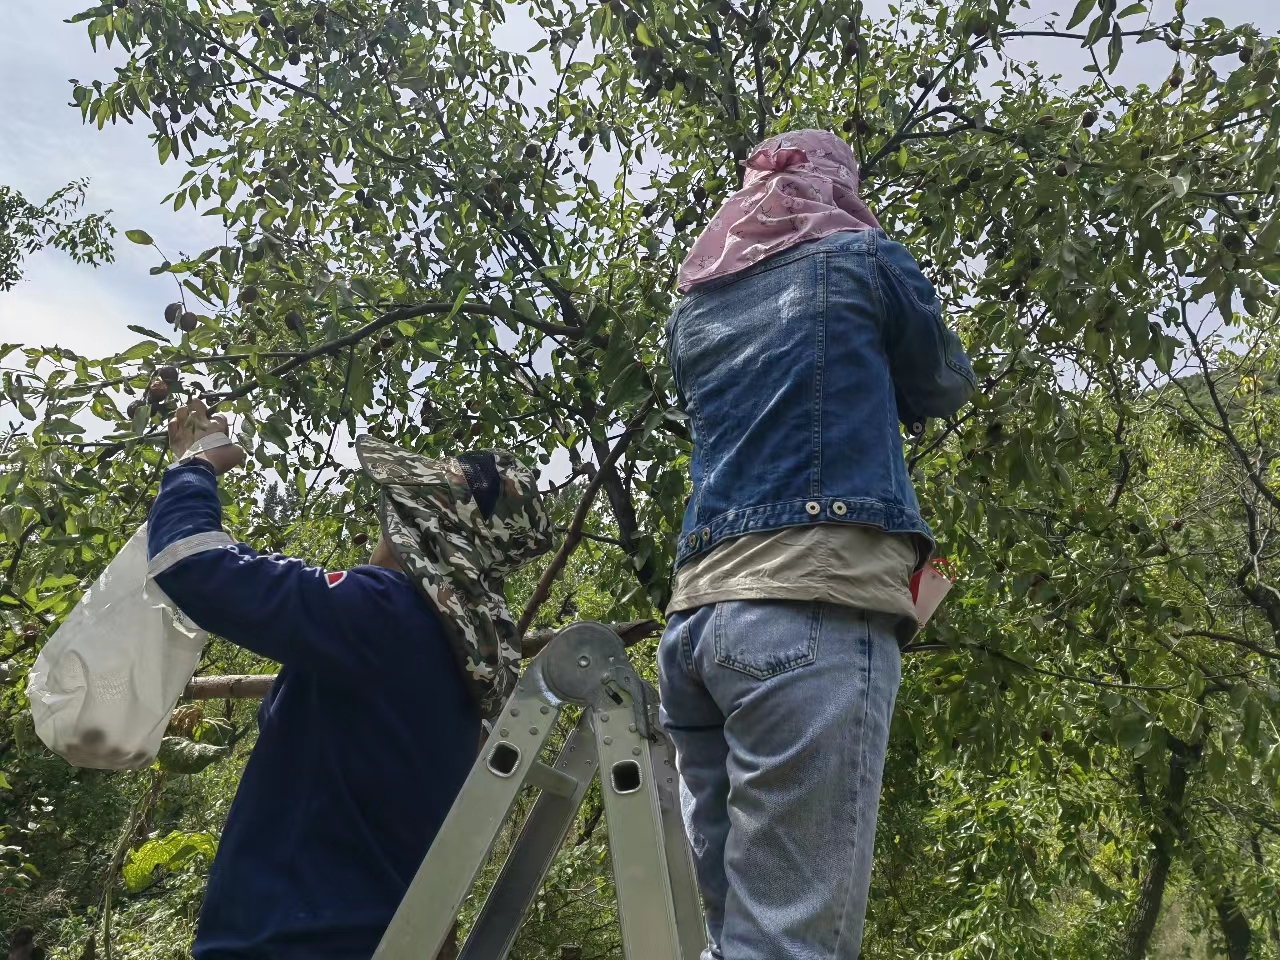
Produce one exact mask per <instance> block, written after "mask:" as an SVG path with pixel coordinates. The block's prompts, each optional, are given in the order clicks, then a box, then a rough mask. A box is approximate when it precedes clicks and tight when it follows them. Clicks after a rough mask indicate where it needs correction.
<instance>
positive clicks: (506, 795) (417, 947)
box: [373, 690, 560, 960]
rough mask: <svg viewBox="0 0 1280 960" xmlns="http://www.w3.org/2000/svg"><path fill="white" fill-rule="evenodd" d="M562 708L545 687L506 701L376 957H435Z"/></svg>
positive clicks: (413, 959) (412, 959)
mask: <svg viewBox="0 0 1280 960" xmlns="http://www.w3.org/2000/svg"><path fill="white" fill-rule="evenodd" d="M543 708H546V710H545V712H544V711H543ZM512 711H514V712H515V715H514V716H512ZM559 714H560V708H559V705H558V704H556V703H552V702H549V701H548V700H547V699H546V698H544V697H543V696H542V695H541V693H540V692H538V691H533V692H525V691H521V690H517V692H516V694H515V695H514V696H513V697H512V698H511V700H510V701H509V702H508V704H507V706H506V707H505V708H504V711H503V716H502V722H503V724H504V726H503V729H502V730H501V731H499V733H498V735H497V736H494V737H491V738H490V739H489V742H488V743H486V744H485V749H484V752H483V753H482V754H481V755H480V757H479V758H477V760H476V762H475V765H474V766H473V767H472V768H471V774H470V775H469V776H468V777H467V781H466V783H465V784H464V785H463V788H462V791H461V792H460V793H459V794H458V797H457V799H456V800H455V801H454V803H453V806H452V807H451V808H450V810H449V813H448V815H447V816H446V817H445V821H444V823H443V824H442V825H441V827H440V831H439V832H438V833H437V834H436V838H435V841H434V842H433V843H432V844H431V849H430V850H428V851H427V856H426V858H425V859H424V860H423V861H422V865H421V866H420V867H419V868H418V872H417V873H416V874H415V875H414V878H413V880H412V882H411V883H410V884H409V889H408V890H407V891H406V892H405V895H404V899H402V900H401V901H400V906H399V908H398V909H397V910H396V912H395V915H394V916H393V917H392V918H391V923H390V925H389V926H388V927H387V931H386V933H385V934H383V937H382V941H381V942H380V943H379V944H378V949H377V950H376V951H375V952H374V954H373V958H374V960H432V958H434V957H435V956H436V954H437V953H439V951H440V948H441V947H442V946H444V943H445V940H446V939H448V936H449V932H450V931H451V930H452V929H453V924H454V921H455V920H456V919H457V916H458V911H459V910H460V909H461V908H462V904H463V902H464V901H465V900H466V898H467V894H468V893H470V892H471V888H472V886H474V884H475V881H476V877H477V876H479V874H480V870H481V869H482V868H483V867H484V864H485V861H486V860H487V859H488V857H489V854H490V852H491V851H492V849H493V845H494V843H495V842H496V841H497V839H498V835H499V834H500V833H501V832H502V828H503V826H504V825H505V823H506V822H507V820H508V819H509V817H510V815H511V808H512V807H513V806H514V805H515V801H516V797H517V795H518V794H519V793H520V789H521V787H523V786H524V783H525V780H526V778H527V777H528V775H529V771H530V769H531V768H532V767H533V764H534V763H536V762H537V758H538V754H539V753H540V752H541V751H542V748H543V746H544V745H545V744H546V742H547V740H548V739H549V738H550V736H551V734H552V732H553V730H554V729H555V721H556V719H557V718H558V717H559ZM526 718H529V719H526ZM508 721H511V722H509V723H508ZM512 751H514V755H513V753H512ZM513 761H514V762H513Z"/></svg>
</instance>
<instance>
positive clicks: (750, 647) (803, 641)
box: [714, 600, 822, 680]
mask: <svg viewBox="0 0 1280 960" xmlns="http://www.w3.org/2000/svg"><path fill="white" fill-rule="evenodd" d="M714 629H715V646H716V663H718V664H720V666H722V667H728V668H729V669H731V670H737V671H738V672H739V673H744V674H746V675H747V676H749V677H754V678H755V679H757V680H768V679H769V678H770V677H777V676H780V675H781V674H784V673H787V672H788V671H791V670H795V669H797V668H799V667H803V666H805V665H806V664H810V663H813V662H814V661H815V660H816V659H817V658H818V635H819V634H820V633H821V632H822V604H821V603H818V602H816V601H793V600H722V601H720V602H719V603H717V604H716V612H715V628H714Z"/></svg>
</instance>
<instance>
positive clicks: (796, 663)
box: [713, 600, 822, 680]
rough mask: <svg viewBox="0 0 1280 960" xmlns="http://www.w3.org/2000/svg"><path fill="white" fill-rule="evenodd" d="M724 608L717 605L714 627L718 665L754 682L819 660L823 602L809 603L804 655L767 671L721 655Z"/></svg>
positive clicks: (782, 662) (778, 664)
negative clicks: (721, 626)
mask: <svg viewBox="0 0 1280 960" xmlns="http://www.w3.org/2000/svg"><path fill="white" fill-rule="evenodd" d="M764 602H766V603H767V602H769V601H764ZM723 607H724V604H723V603H718V604H716V612H715V622H714V625H713V627H714V630H715V633H714V634H713V641H714V648H715V657H716V663H718V664H720V665H721V666H722V667H728V668H730V669H731V670H737V671H738V672H739V673H743V674H746V675H747V676H749V677H751V678H752V679H753V680H772V679H774V678H775V677H780V676H782V675H783V674H784V673H790V672H791V671H792V670H794V669H796V667H803V666H807V665H808V664H810V663H813V662H814V661H815V660H817V658H818V638H817V631H818V630H819V629H820V626H821V623H822V603H821V601H818V600H813V601H809V607H810V612H809V644H808V647H807V648H806V649H805V651H804V652H803V653H799V654H797V655H796V656H794V657H788V658H787V659H786V660H783V661H781V662H780V663H777V664H775V666H773V667H771V668H769V669H767V670H766V669H764V668H762V667H758V666H756V665H754V664H750V663H745V662H744V661H742V660H739V659H737V658H736V657H732V656H730V655H728V654H727V653H726V654H723V655H722V654H721V653H720V611H721V609H723Z"/></svg>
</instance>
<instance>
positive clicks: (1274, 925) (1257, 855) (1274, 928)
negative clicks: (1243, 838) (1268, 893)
mask: <svg viewBox="0 0 1280 960" xmlns="http://www.w3.org/2000/svg"><path fill="white" fill-rule="evenodd" d="M1249 848H1250V849H1251V850H1252V851H1253V862H1254V864H1255V865H1256V866H1257V868H1258V871H1259V873H1266V869H1267V864H1266V862H1265V861H1264V860H1263V858H1262V844H1261V842H1259V840H1258V835H1257V834H1256V833H1255V834H1254V835H1253V836H1251V837H1250V838H1249ZM1267 917H1268V919H1269V920H1270V921H1271V939H1272V940H1274V941H1275V944H1276V946H1277V947H1280V911H1277V910H1276V908H1275V906H1274V905H1273V906H1272V907H1271V909H1270V910H1268V911H1267Z"/></svg>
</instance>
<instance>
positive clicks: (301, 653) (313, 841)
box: [148, 401, 540, 960]
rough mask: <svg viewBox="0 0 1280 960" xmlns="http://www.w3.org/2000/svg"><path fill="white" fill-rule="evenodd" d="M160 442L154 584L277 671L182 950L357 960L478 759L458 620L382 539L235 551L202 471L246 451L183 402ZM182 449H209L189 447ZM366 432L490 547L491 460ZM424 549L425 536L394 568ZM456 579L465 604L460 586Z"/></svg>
mask: <svg viewBox="0 0 1280 960" xmlns="http://www.w3.org/2000/svg"><path fill="white" fill-rule="evenodd" d="M169 433H170V444H171V449H172V451H173V452H174V454H175V455H176V456H177V457H178V458H179V463H178V464H176V465H175V466H173V467H171V468H170V469H169V471H168V472H167V473H166V475H165V477H164V479H163V481H162V483H161V487H160V493H159V495H158V497H157V498H156V501H155V504H154V506H153V507H152V510H151V515H150V520H149V526H148V553H149V556H150V557H151V559H152V560H153V562H154V561H157V560H160V559H164V560H166V561H167V560H168V559H170V558H172V557H174V556H177V557H179V558H180V559H179V560H178V561H177V562H176V563H174V564H173V565H172V566H170V567H168V569H166V570H164V571H163V572H162V573H159V574H157V575H156V578H155V579H156V582H157V583H158V584H159V585H160V587H161V588H162V589H163V590H164V591H165V593H166V594H167V595H168V596H169V598H170V599H171V600H172V601H173V602H174V603H175V604H176V605H177V606H178V607H179V608H180V609H181V610H182V611H183V612H184V613H185V614H186V615H187V616H188V617H190V618H191V619H192V620H193V621H195V622H196V623H197V624H199V626H200V627H202V628H203V629H205V630H207V631H209V632H210V633H213V634H217V635H218V636H220V637H223V638H225V639H227V640H229V641H231V642H232V643H235V644H237V645H239V646H242V647H244V648H246V649H248V650H252V651H253V652H254V653H257V654H260V655H262V656H264V657H267V658H269V659H271V660H274V661H277V662H278V663H280V664H281V670H280V673H279V676H278V678H277V679H276V681H275V683H274V684H273V685H272V687H271V690H270V692H269V693H268V694H267V696H266V698H265V699H264V700H263V702H262V705H261V708H260V709H259V712H258V724H259V733H258V740H257V744H256V745H255V747H254V749H253V753H252V755H251V756H250V758H249V761H248V764H247V766H246V767H245V770H244V775H243V777H242V778H241V781H240V786H239V789H238V790H237V792H236V796H235V800H234V802H233V803H232V805H231V809H230V812H229V813H228V815H227V822H226V827H225V829H224V830H223V833H222V838H221V842H220V844H219V848H218V853H217V856H216V858H215V860H214V863H213V866H212V869H211V870H210V874H209V883H208V889H207V892H206V894H205V900H204V905H203V907H202V909H201V913H200V921H199V926H198V929H197V933H196V938H195V945H194V949H193V952H194V955H195V957H196V958H197V960H248V958H263V960H266V958H271V960H292V958H304V957H305V958H308V960H317V958H320V960H357V958H359V960H366V958H368V957H370V956H372V954H373V952H374V950H375V949H376V948H377V945H378V942H379V940H380V939H381V937H382V934H383V932H384V931H385V929H386V927H387V925H388V923H389V922H390V920H391V917H392V915H393V914H394V913H395V910H396V908H397V906H398V905H399V903H400V900H401V898H402V897H403V896H404V893H405V891H406V889H407V888H408V886H409V882H410V880H412V878H413V876H414V874H415V872H416V871H417V869H418V867H419V865H420V864H421V862H422V860H423V858H424V856H425V855H426V853H427V850H428V848H429V846H430V844H431V841H432V839H433V838H434V836H435V834H436V831H437V830H438V829H439V827H440V825H441V823H442V822H443V820H444V818H445V815H446V814H447V813H448V811H449V808H450V806H451V805H452V803H453V800H454V798H455V797H456V795H457V793H458V791H459V790H460V789H461V787H462V784H463V782H464V781H465V779H466V777H467V775H468V773H469V772H470V769H471V766H472V764H473V762H474V760H475V758H476V753H477V746H478V744H479V742H480V737H481V719H482V714H481V708H480V704H481V703H483V702H484V701H483V698H482V697H478V696H477V695H476V694H477V691H476V690H475V689H474V687H475V681H474V680H473V679H471V678H469V677H468V675H467V674H466V673H465V672H464V671H462V670H460V669H459V665H460V662H461V660H465V657H466V652H465V651H462V652H461V653H460V652H459V650H458V648H457V642H456V641H457V638H458V636H459V635H460V631H459V629H458V625H457V620H458V619H459V617H458V614H457V611H453V610H451V611H448V612H447V613H446V614H443V615H442V612H441V610H440V608H439V607H438V606H437V605H434V604H433V603H432V602H431V599H429V598H430V597H431V596H432V595H433V594H432V592H431V591H429V590H427V589H424V587H425V586H430V584H424V582H423V580H422V578H421V577H419V576H414V577H412V578H411V577H410V576H407V575H406V573H405V572H404V568H405V567H406V566H408V564H406V563H404V562H402V561H403V560H404V559H405V552H404V551H402V550H398V549H397V546H396V544H395V542H394V541H393V539H392V538H390V537H385V536H384V537H383V538H381V539H380V540H379V541H378V545H377V547H376V549H375V550H374V553H373V556H372V558H371V561H370V563H369V564H368V565H365V566H358V567H355V568H353V569H350V570H340V571H327V570H323V569H321V568H319V567H315V566H309V565H308V564H307V563H306V562H304V561H303V560H299V559H294V558H291V557H285V556H281V555H278V554H272V555H267V554H262V553H259V552H258V551H256V550H254V549H253V548H252V547H250V546H247V545H245V544H243V543H236V542H235V541H234V540H233V539H232V538H231V537H230V536H228V535H227V534H226V533H225V532H223V530H222V509H221V505H220V503H219V500H218V481H217V477H218V476H219V475H220V474H221V473H223V472H225V471H227V470H230V469H233V468H235V467H237V466H239V465H240V464H242V463H243V462H244V458H245V453H244V451H243V449H241V448H240V447H239V446H236V445H234V444H231V443H228V442H227V440H226V439H224V438H225V436H226V433H227V424H226V421H225V420H224V419H223V418H221V417H213V418H210V417H209V416H208V412H207V410H206V409H205V408H204V406H203V405H202V404H200V403H199V402H198V401H194V402H193V403H192V404H190V405H188V406H187V407H185V408H183V409H182V410H179V411H178V413H177V415H176V416H175V418H174V420H173V421H172V422H171V423H170V425H169ZM210 438H213V440H212V442H213V443H217V442H219V441H220V442H221V444H222V445H220V446H210V444H211V440H210ZM197 441H200V444H199V446H198V447H196V449H200V447H209V448H208V449H204V450H203V451H202V452H198V453H195V454H194V455H192V456H190V457H187V458H184V457H183V454H184V452H185V451H187V450H188V448H191V447H192V446H193V445H195V444H196V443H197ZM361 442H362V443H368V444H373V445H376V446H377V447H379V448H382V449H379V450H378V453H379V454H380V455H382V456H383V457H384V458H385V457H387V456H395V457H400V458H407V459H408V460H411V461H416V462H418V464H419V469H420V470H421V469H424V468H423V467H422V466H421V465H422V464H425V465H426V467H425V469H426V470H427V471H428V472H429V471H430V470H432V469H434V470H437V471H438V473H439V475H440V476H445V477H447V480H446V482H445V486H443V487H441V486H437V488H435V489H434V490H433V491H430V492H431V493H432V496H426V495H425V494H424V492H423V491H422V490H419V489H417V488H405V487H397V488H392V489H394V491H395V493H396V499H398V500H401V501H406V500H407V501H409V502H411V503H414V504H415V507H416V509H418V510H428V511H429V510H431V509H435V510H442V509H443V510H444V512H446V513H451V514H453V516H452V520H453V521H456V519H457V516H458V515H464V516H467V517H471V518H472V519H473V522H474V523H475V524H476V529H475V536H476V537H477V538H480V539H487V537H486V536H485V531H484V524H485V523H486V521H487V520H488V519H489V517H491V516H492V515H493V513H494V512H495V505H496V504H497V502H498V500H499V498H500V497H501V496H503V495H504V492H509V491H510V490H511V488H512V486H513V485H512V484H511V483H509V482H506V481H507V480H508V478H506V477H504V476H502V475H501V474H500V473H499V472H498V471H497V470H495V469H494V465H493V463H492V462H491V461H493V459H494V457H493V454H491V453H480V454H472V455H464V456H463V457H460V458H458V460H456V461H447V462H444V461H430V460H427V459H426V458H421V457H417V456H416V455H413V454H408V453H406V452H404V451H400V450H398V449H397V448H394V447H389V446H388V445H382V444H378V442H377V441H370V440H368V438H361ZM375 480H378V481H379V482H381V478H378V477H376V476H375ZM527 486H529V487H531V488H532V489H533V496H534V497H535V498H536V485H534V484H532V483H529V484H527ZM504 488H505V490H504ZM450 498H453V501H456V509H453V508H452V506H451V501H450ZM391 500H392V498H391V497H389V496H388V488H387V487H385V486H384V487H383V497H382V505H383V515H382V520H383V526H384V529H386V527H387V512H388V510H391V511H393V512H394V511H395V510H397V509H398V505H397V504H396V503H389V501H391ZM442 505H443V506H442ZM486 508H487V509H486ZM539 508H540V505H539ZM500 512H501V511H500ZM506 513H508V514H509V513H510V510H508V511H506ZM486 514H488V515H489V516H486ZM454 525H455V526H456V522H455V524H454ZM399 526H400V527H401V528H403V524H400V525H399ZM162 555H164V557H163V558H162ZM432 556H433V553H432V546H431V544H430V543H426V544H424V545H422V549H420V550H418V551H416V552H412V556H410V557H409V559H410V560H411V561H412V563H413V566H411V567H409V568H410V569H417V568H421V567H422V565H423V563H424V557H425V558H426V561H430V560H431V558H432ZM156 565H157V566H158V565H159V564H158V563H157V564H156ZM445 567H446V565H445V564H435V565H434V566H433V569H436V570H441V569H445ZM498 582H500V581H498ZM453 586H454V587H455V588H456V589H457V590H458V592H459V593H461V594H463V595H465V589H466V588H467V587H468V586H470V584H467V583H461V584H453ZM460 658H461V659H460Z"/></svg>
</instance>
